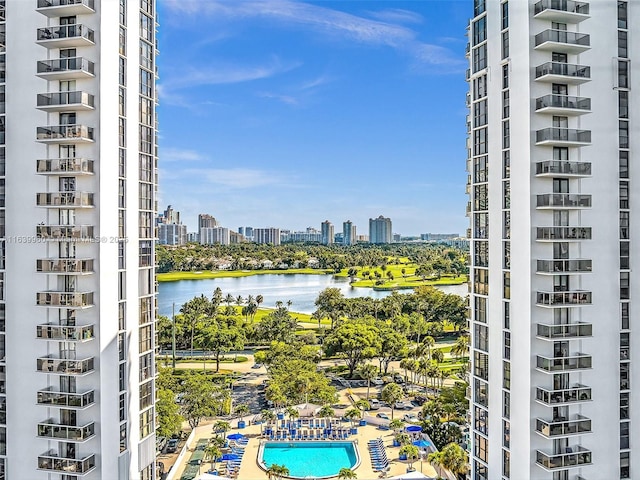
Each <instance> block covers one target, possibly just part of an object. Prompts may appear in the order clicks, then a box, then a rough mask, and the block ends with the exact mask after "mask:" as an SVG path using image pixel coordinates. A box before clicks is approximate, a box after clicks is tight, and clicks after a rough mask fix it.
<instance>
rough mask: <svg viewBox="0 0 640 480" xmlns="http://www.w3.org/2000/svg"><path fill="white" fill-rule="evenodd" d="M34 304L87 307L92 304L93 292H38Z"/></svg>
mask: <svg viewBox="0 0 640 480" xmlns="http://www.w3.org/2000/svg"><path fill="white" fill-rule="evenodd" d="M36 305H39V306H42V307H63V308H72V307H75V308H88V307H92V306H93V292H85V293H79V292H53V291H51V292H38V293H36Z"/></svg>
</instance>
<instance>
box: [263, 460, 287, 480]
mask: <svg viewBox="0 0 640 480" xmlns="http://www.w3.org/2000/svg"><path fill="white" fill-rule="evenodd" d="M266 473H267V477H268V478H269V480H281V479H282V478H284V477H288V476H289V469H288V468H287V467H286V465H277V464H275V463H274V464H272V465H271V466H269V468H267V471H266Z"/></svg>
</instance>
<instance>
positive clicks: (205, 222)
mask: <svg viewBox="0 0 640 480" xmlns="http://www.w3.org/2000/svg"><path fill="white" fill-rule="evenodd" d="M219 226H220V224H219V223H218V220H216V217H214V216H213V215H208V214H206V213H201V214H199V215H198V240H199V241H200V242H201V243H202V241H201V239H202V237H201V233H202V229H203V228H214V227H219Z"/></svg>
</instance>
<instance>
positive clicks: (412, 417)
mask: <svg viewBox="0 0 640 480" xmlns="http://www.w3.org/2000/svg"><path fill="white" fill-rule="evenodd" d="M402 420H404V421H405V422H407V423H419V422H420V420H418V416H417V415H416V414H415V413H405V414H404V415H403V417H402Z"/></svg>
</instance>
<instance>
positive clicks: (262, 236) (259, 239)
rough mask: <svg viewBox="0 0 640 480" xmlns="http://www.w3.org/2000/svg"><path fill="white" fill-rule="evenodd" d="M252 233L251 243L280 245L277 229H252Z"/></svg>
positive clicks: (278, 230)
mask: <svg viewBox="0 0 640 480" xmlns="http://www.w3.org/2000/svg"><path fill="white" fill-rule="evenodd" d="M245 231H246V230H245ZM252 233H253V241H254V242H256V243H270V244H272V245H280V229H279V228H273V227H271V228H254V229H253V232H252Z"/></svg>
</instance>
